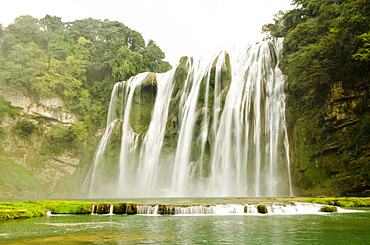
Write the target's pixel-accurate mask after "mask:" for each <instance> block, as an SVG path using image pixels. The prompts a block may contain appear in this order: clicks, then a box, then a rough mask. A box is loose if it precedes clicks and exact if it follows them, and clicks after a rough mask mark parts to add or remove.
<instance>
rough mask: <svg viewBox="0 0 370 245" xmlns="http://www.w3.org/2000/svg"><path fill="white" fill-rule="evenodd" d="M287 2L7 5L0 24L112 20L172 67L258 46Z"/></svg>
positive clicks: (118, 0) (22, 0)
mask: <svg viewBox="0 0 370 245" xmlns="http://www.w3.org/2000/svg"><path fill="white" fill-rule="evenodd" d="M291 2H292V0H99V1H98V0H7V1H4V3H1V8H0V23H1V24H3V25H4V26H7V25H8V24H10V23H12V22H13V20H14V19H15V18H16V17H19V16H20V15H25V14H28V15H31V16H33V17H36V18H38V19H40V18H43V17H45V15H46V14H49V15H55V16H58V17H62V21H64V22H66V21H74V20H77V19H84V18H88V17H92V18H94V19H101V20H104V19H109V20H112V21H114V20H117V21H119V22H122V23H124V24H125V25H126V26H128V27H129V28H131V29H133V30H136V31H138V32H140V33H141V34H142V35H143V37H144V39H145V40H146V41H148V40H149V39H152V40H154V41H155V42H156V44H157V45H158V46H159V47H160V48H161V49H162V50H163V51H164V52H165V53H166V60H168V61H169V62H170V63H171V64H173V65H174V64H176V63H177V61H178V60H179V59H180V57H181V56H196V55H200V54H202V53H207V52H210V51H216V50H223V49H229V48H232V47H233V46H235V45H240V44H248V43H254V42H258V41H260V40H261V38H262V34H261V28H262V26H263V25H264V24H267V23H270V22H272V18H273V15H274V14H275V13H277V12H278V11H279V10H288V9H292V8H293V7H292V6H291Z"/></svg>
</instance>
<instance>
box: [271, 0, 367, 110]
mask: <svg viewBox="0 0 370 245" xmlns="http://www.w3.org/2000/svg"><path fill="white" fill-rule="evenodd" d="M293 4H294V5H295V6H296V8H295V9H293V10H290V11H287V12H279V13H278V14H277V15H276V18H275V23H274V24H268V25H265V26H264V30H265V31H267V32H270V35H272V36H277V37H285V40H284V57H285V58H284V60H283V64H282V67H283V69H284V72H285V73H286V74H287V75H288V79H289V86H290V87H289V89H290V92H291V94H292V95H293V96H295V97H296V98H297V100H298V101H300V102H301V103H302V104H303V105H304V106H305V107H306V108H307V109H311V108H314V107H316V106H321V105H322V103H323V101H324V99H325V95H326V93H327V92H328V89H329V87H330V86H331V85H332V84H333V83H335V82H338V81H341V82H343V83H344V85H345V86H347V87H350V86H351V84H352V83H355V82H357V81H363V80H366V81H367V82H369V80H370V79H369V72H370V69H369V68H370V58H369V57H370V0H293Z"/></svg>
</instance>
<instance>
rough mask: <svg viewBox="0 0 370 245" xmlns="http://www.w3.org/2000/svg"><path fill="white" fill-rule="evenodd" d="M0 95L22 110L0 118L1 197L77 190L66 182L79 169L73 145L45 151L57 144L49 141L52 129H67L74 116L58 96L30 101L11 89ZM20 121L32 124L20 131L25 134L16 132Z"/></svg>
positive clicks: (38, 195) (29, 196)
mask: <svg viewBox="0 0 370 245" xmlns="http://www.w3.org/2000/svg"><path fill="white" fill-rule="evenodd" d="M0 95H1V96H2V97H3V98H4V99H5V100H7V101H9V102H10V103H11V105H12V106H14V107H20V110H21V112H20V114H19V115H8V114H5V115H4V116H3V118H0V127H1V128H0V129H1V132H0V133H1V134H0V136H1V137H0V166H1V169H2V174H1V175H0V199H1V198H45V197H53V196H54V197H58V192H63V191H65V192H70V190H71V189H72V190H73V189H76V190H77V191H78V188H75V187H71V184H72V185H74V184H73V183H72V182H70V183H68V179H69V178H72V176H75V175H76V174H78V173H79V171H80V168H81V167H80V158H79V157H80V156H78V155H77V154H76V148H75V147H66V148H65V149H61V150H60V151H59V152H58V153H54V152H51V151H50V150H49V151H48V150H47V149H49V148H51V147H54V148H58V147H60V146H59V145H57V144H58V142H56V143H55V142H53V141H51V139H52V133H53V130H55V129H54V128H55V127H58V128H61V129H64V131H65V132H68V131H70V126H71V125H72V123H74V122H76V121H77V117H76V116H75V115H74V114H72V113H71V112H70V111H69V110H68V109H67V107H66V106H65V104H64V103H63V102H62V101H61V100H60V99H58V98H54V99H38V100H33V99H31V98H29V97H27V96H25V95H23V94H21V93H20V92H14V91H13V92H4V91H0ZM20 121H23V122H27V123H28V125H30V126H32V127H31V129H32V130H31V129H30V131H24V132H23V133H26V136H24V135H22V134H20V133H19V131H20V130H19V122H20ZM24 130H27V128H26V129H24ZM54 137H55V136H54ZM70 144H71V145H73V144H74V143H73V142H71V143H70ZM61 181H62V182H63V183H68V184H60V183H61ZM67 189H68V190H67ZM64 194H65V193H64ZM70 194H72V193H70Z"/></svg>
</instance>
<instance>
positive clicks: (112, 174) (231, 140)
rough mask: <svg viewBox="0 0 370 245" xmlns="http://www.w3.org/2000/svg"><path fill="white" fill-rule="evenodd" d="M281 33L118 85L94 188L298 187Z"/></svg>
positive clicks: (111, 192) (91, 182) (243, 191)
mask: <svg viewBox="0 0 370 245" xmlns="http://www.w3.org/2000/svg"><path fill="white" fill-rule="evenodd" d="M281 48H282V39H276V40H268V41H264V42H261V43H258V44H255V45H248V46H246V47H238V48H235V49H233V50H230V51H223V52H219V53H215V54H211V55H208V56H202V57H199V58H183V59H182V60H181V62H180V65H179V66H178V67H176V68H174V69H172V70H171V71H169V72H167V73H164V74H153V73H142V74H139V75H137V76H135V77H132V78H131V79H130V80H128V81H127V82H121V83H118V84H116V85H115V87H114V90H113V92H112V98H111V104H110V109H109V114H108V120H107V130H106V132H105V134H104V136H103V137H102V140H101V143H100V144H99V147H98V150H97V153H96V155H95V158H94V162H93V164H92V166H91V169H90V171H89V173H88V175H87V177H86V180H85V183H84V186H83V190H84V191H85V192H86V193H88V195H89V197H168V196H185V197H186V196H187V197H194V196H204V197H206V196H213V197H217V196H223V197H225V196H234V197H237V196H291V195H292V189H291V180H290V167H289V165H290V162H289V143H288V137H287V128H286V121H285V93H284V87H285V79H284V76H283V75H282V73H281V71H280V69H279V68H278V64H279V61H280V58H281V56H280V53H281Z"/></svg>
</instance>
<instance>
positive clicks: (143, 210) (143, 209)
mask: <svg viewBox="0 0 370 245" xmlns="http://www.w3.org/2000/svg"><path fill="white" fill-rule="evenodd" d="M158 207H159V206H158V205H155V206H151V205H138V206H137V214H141V215H143V214H145V215H158Z"/></svg>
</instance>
